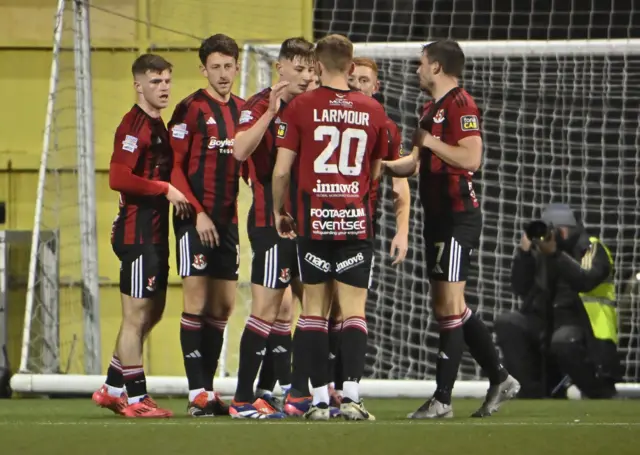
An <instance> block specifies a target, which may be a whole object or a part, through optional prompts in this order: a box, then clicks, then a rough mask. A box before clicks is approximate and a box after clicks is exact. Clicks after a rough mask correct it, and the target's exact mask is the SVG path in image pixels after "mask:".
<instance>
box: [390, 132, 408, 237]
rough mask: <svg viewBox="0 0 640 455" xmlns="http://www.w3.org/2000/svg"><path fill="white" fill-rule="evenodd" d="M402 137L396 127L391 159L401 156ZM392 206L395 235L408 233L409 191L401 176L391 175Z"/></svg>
mask: <svg viewBox="0 0 640 455" xmlns="http://www.w3.org/2000/svg"><path fill="white" fill-rule="evenodd" d="M402 154H403V153H402V137H401V135H400V132H399V131H398V130H397V129H396V131H395V132H394V134H393V137H392V138H391V159H392V160H394V161H395V160H399V159H400V158H402ZM392 188H393V206H394V208H395V213H396V235H399V234H401V235H403V236H405V237H407V236H408V235H409V213H410V211H411V191H410V190H409V181H408V180H407V179H406V178H403V177H393V179H392Z"/></svg>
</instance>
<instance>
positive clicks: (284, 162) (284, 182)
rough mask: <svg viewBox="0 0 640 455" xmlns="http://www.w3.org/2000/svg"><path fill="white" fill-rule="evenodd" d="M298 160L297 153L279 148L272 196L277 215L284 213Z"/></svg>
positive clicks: (274, 169)
mask: <svg viewBox="0 0 640 455" xmlns="http://www.w3.org/2000/svg"><path fill="white" fill-rule="evenodd" d="M295 159H296V152H295V151H293V150H290V149H287V148H283V147H278V157H277V158H276V164H275V166H274V168H273V179H272V192H273V194H272V196H273V211H274V213H275V214H282V213H284V203H285V197H286V195H287V192H288V190H289V183H290V182H291V168H292V167H293V162H294V161H295Z"/></svg>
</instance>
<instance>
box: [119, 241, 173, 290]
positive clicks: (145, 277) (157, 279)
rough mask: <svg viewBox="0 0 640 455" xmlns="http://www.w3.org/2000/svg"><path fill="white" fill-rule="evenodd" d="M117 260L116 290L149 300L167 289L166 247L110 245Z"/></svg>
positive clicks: (167, 262)
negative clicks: (117, 278) (118, 273)
mask: <svg viewBox="0 0 640 455" xmlns="http://www.w3.org/2000/svg"><path fill="white" fill-rule="evenodd" d="M112 247H113V251H114V253H116V256H118V259H120V292H121V293H122V294H124V295H128V296H131V297H133V298H136V299H149V298H152V297H154V296H155V295H156V294H157V293H158V292H162V291H166V290H167V280H168V278H169V247H168V246H167V245H112Z"/></svg>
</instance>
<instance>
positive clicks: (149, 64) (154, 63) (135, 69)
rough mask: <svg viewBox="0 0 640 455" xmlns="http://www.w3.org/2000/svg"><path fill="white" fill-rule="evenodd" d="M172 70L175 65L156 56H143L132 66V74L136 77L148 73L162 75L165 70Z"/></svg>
mask: <svg viewBox="0 0 640 455" xmlns="http://www.w3.org/2000/svg"><path fill="white" fill-rule="evenodd" d="M172 69H173V65H172V64H171V63H169V62H168V61H167V60H165V59H164V58H163V57H160V56H159V55H156V54H142V55H141V56H140V57H138V58H137V59H135V61H134V62H133V65H131V73H133V75H134V76H137V75H141V74H146V72H147V71H151V72H152V73H162V72H163V71H165V70H169V71H171V70H172Z"/></svg>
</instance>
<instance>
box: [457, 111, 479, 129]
mask: <svg viewBox="0 0 640 455" xmlns="http://www.w3.org/2000/svg"><path fill="white" fill-rule="evenodd" d="M460 128H462V131H478V130H479V129H480V126H479V125H478V117H476V116H475V115H463V116H462V117H460Z"/></svg>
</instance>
